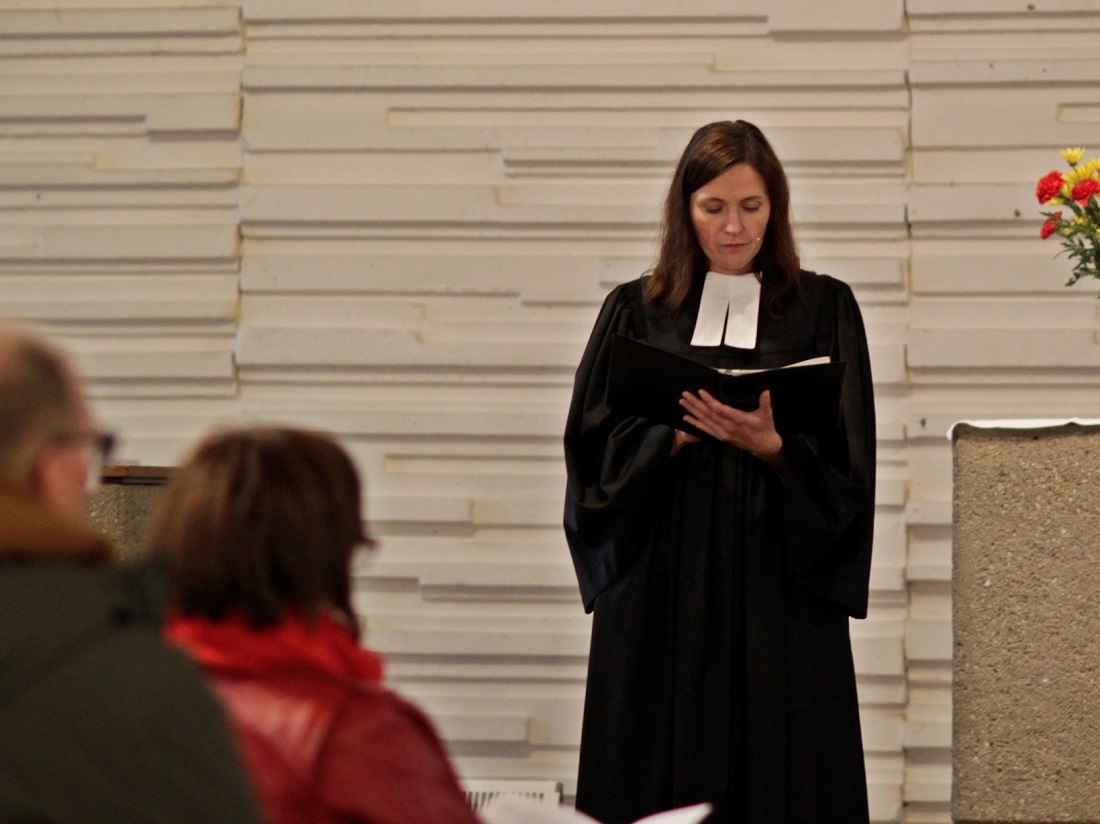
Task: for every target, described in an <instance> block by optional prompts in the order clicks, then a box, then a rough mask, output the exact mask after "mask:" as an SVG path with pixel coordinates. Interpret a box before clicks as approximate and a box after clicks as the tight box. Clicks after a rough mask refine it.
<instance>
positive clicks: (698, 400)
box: [680, 389, 783, 467]
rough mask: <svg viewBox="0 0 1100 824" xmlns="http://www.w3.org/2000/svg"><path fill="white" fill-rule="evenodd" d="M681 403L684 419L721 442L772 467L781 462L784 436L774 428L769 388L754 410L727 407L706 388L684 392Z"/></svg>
mask: <svg viewBox="0 0 1100 824" xmlns="http://www.w3.org/2000/svg"><path fill="white" fill-rule="evenodd" d="M680 406H682V407H683V408H684V409H685V410H686V411H687V415H685V416H684V420H685V421H687V422H688V423H690V424H691V425H692V426H695V427H696V428H698V429H701V430H702V431H703V432H706V433H707V434H708V435H710V436H712V437H714V438H716V439H717V440H719V441H721V442H722V443H728V444H730V445H731V446H736V447H739V448H740V449H744V450H745V451H746V452H750V453H752V454H753V455H755V456H756V457H758V458H759V459H760V460H762V461H764V462H765V463H766V464H768V465H769V466H772V467H778V466H779V463H780V451H781V450H782V448H783V438H782V437H780V435H779V433H778V432H776V431H775V420H774V419H773V417H772V396H771V393H770V392H769V391H768V390H766V389H765V390H764V392H763V393H762V394H761V395H760V405H759V406H758V407H757V408H756V409H755V410H753V411H752V412H744V411H742V410H740V409H734V408H733V407H732V406H727V405H726V404H724V403H722V402H721V401H720V400H718V399H717V398H715V397H714V396H713V395H711V394H710V393H709V392H707V391H706V390H705V389H702V390H700V391H699V394H698V395H694V394H692V393H691V392H685V393H684V394H683V396H682V397H681V398H680Z"/></svg>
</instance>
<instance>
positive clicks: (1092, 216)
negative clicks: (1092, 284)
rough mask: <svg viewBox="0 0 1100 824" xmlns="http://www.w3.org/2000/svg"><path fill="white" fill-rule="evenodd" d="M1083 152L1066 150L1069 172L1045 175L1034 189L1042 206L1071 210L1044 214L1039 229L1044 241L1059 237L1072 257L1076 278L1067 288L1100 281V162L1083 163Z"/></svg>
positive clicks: (1067, 282)
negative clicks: (1084, 280)
mask: <svg viewBox="0 0 1100 824" xmlns="http://www.w3.org/2000/svg"><path fill="white" fill-rule="evenodd" d="M1084 153H1085V149H1084V147H1083V146H1079V147H1077V148H1072V149H1063V150H1062V157H1063V158H1065V161H1066V162H1067V163H1068V164H1069V166H1070V170H1069V171H1068V172H1066V173H1064V174H1063V173H1062V172H1051V173H1050V174H1047V175H1044V176H1043V177H1042V179H1040V180H1039V184H1038V185H1037V186H1036V187H1035V196H1036V197H1037V198H1038V199H1039V203H1041V204H1042V205H1043V206H1051V207H1054V206H1063V207H1065V208H1066V209H1068V210H1069V214H1068V215H1067V214H1066V213H1065V210H1064V209H1058V210H1057V211H1048V212H1042V213H1041V214H1042V215H1043V216H1044V217H1045V218H1046V222H1045V223H1044V224H1043V226H1042V228H1041V229H1040V230H1039V235H1040V237H1042V238H1043V239H1044V240H1045V239H1046V238H1048V237H1050V236H1051V235H1058V236H1059V237H1060V238H1061V239H1062V252H1065V253H1066V254H1068V255H1069V256H1070V257H1071V258H1073V261H1074V264H1073V275H1071V276H1070V279H1069V280H1067V281H1066V286H1072V285H1073V284H1075V283H1076V282H1077V281H1078V280H1080V279H1081V278H1083V277H1092V278H1098V279H1100V198H1098V197H1097V195H1098V194H1100V160H1097V159H1096V158H1090V159H1089V160H1087V161H1085V162H1083V163H1082V162H1081V157H1082V155H1084ZM1062 252H1059V254H1061V253H1062Z"/></svg>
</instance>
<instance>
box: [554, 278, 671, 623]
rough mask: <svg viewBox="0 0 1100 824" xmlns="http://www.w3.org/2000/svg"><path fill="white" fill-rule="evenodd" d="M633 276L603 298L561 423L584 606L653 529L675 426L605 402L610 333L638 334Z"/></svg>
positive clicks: (569, 533) (568, 519)
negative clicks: (615, 408) (651, 514)
mask: <svg viewBox="0 0 1100 824" xmlns="http://www.w3.org/2000/svg"><path fill="white" fill-rule="evenodd" d="M637 289H638V282H637V281H635V282H633V283H628V284H623V285H621V286H619V287H617V288H616V289H614V290H612V292H610V293H609V294H608V296H607V298H606V300H605V301H604V305H603V308H602V310H601V311H600V314H599V317H598V318H597V319H596V324H595V327H594V328H593V330H592V335H591V337H590V339H589V341H588V346H587V347H586V348H585V351H584V355H583V357H582V358H581V362H580V365H579V366H578V367H577V373H576V379H575V382H574V387H573V399H572V402H571V403H570V406H569V417H568V419H567V421H566V427H565V464H566V471H567V486H566V497H565V516H564V524H565V534H566V538H567V539H568V542H569V549H570V551H571V553H572V555H573V564H574V567H575V568H576V572H577V580H578V582H579V584H580V591H581V598H582V600H583V602H584V608H585V611H587V612H591V611H592V609H593V606H594V603H595V600H596V596H597V595H599V593H600V592H602V591H603V590H604V589H605V588H606V587H607V586H608V585H610V584H611V583H612V582H614V581H615V580H617V579H618V578H619V576H621V575H622V574H623V573H624V572H625V571H626V570H627V569H628V568H629V566H630V564H631V562H632V561H633V560H634V558H635V557H636V555H637V554H638V552H639V551H640V548H641V546H642V544H643V541H644V539H645V536H646V532H647V531H648V530H649V529H650V528H651V524H652V518H649V517H646V516H645V513H646V512H648V511H650V510H651V508H652V506H653V505H654V504H655V503H656V502H657V500H658V499H659V496H660V494H661V490H662V487H663V486H664V485H663V484H662V483H661V478H662V476H663V474H666V473H667V470H668V469H669V464H670V462H671V460H672V459H671V458H670V455H671V451H672V443H673V437H674V435H673V433H674V430H673V429H672V428H671V427H669V426H664V425H660V424H654V423H652V422H651V421H648V420H646V419H644V418H639V417H634V416H622V415H615V414H614V413H613V412H612V410H611V409H610V407H609V406H608V403H607V380H608V369H609V361H610V357H611V340H612V337H613V336H614V334H615V333H621V334H626V335H630V336H635V335H636V328H637V325H638V324H641V323H643V322H644V321H643V320H642V318H641V316H640V315H641V312H640V309H639V307H638V306H636V305H634V303H635V302H634V301H632V300H631V294H632V292H631V290H634V291H635V292H636V291H637Z"/></svg>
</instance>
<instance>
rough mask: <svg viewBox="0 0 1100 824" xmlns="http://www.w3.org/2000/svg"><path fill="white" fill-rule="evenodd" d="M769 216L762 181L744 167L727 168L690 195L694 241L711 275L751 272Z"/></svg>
mask: <svg viewBox="0 0 1100 824" xmlns="http://www.w3.org/2000/svg"><path fill="white" fill-rule="evenodd" d="M770 216H771V203H770V202H769V200H768V190H767V188H766V187H765V186H764V179H763V178H762V177H760V173H759V172H757V171H756V169H754V168H753V167H752V166H750V165H749V164H748V163H738V164H736V165H734V166H730V167H729V168H728V169H726V171H724V172H722V174H720V175H718V177H716V178H714V180H711V181H710V182H708V183H705V184H703V185H702V186H700V187H699V188H698V189H696V190H695V191H694V192H692V193H691V221H692V223H693V224H694V225H695V237H696V239H697V240H698V241H699V246H700V248H701V249H702V250H703V253H704V254H705V255H706V256H707V260H708V261H710V270H711V271H712V272H718V273H719V274H723V275H745V274H748V273H749V272H751V271H752V270H753V266H752V262H753V259H754V258H755V257H756V253H757V252H758V251H759V250H760V242H761V241H762V240H763V238H764V232H765V230H767V228H768V218H769V217H770Z"/></svg>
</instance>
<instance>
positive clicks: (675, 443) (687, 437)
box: [672, 429, 699, 455]
mask: <svg viewBox="0 0 1100 824" xmlns="http://www.w3.org/2000/svg"><path fill="white" fill-rule="evenodd" d="M689 443H699V438H698V436H696V435H692V434H691V433H690V432H684V431H683V430H682V429H677V430H676V434H675V437H674V438H673V439H672V454H673V455H675V454H677V453H678V452H679V451H680V450H681V449H683V448H684V447H685V446H686V445H687V444H689Z"/></svg>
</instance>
